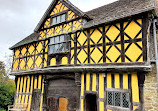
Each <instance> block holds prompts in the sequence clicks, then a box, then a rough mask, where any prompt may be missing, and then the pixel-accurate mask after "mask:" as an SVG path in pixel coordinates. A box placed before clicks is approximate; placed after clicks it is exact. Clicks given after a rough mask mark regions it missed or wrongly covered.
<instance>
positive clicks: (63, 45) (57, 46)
mask: <svg viewBox="0 0 158 111" xmlns="http://www.w3.org/2000/svg"><path fill="white" fill-rule="evenodd" d="M69 49H70V36H69V35H60V36H55V37H52V38H50V42H49V54H54V53H63V52H68V51H69Z"/></svg>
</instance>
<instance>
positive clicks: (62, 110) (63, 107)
mask: <svg viewBox="0 0 158 111" xmlns="http://www.w3.org/2000/svg"><path fill="white" fill-rule="evenodd" d="M59 111H67V99H66V98H59Z"/></svg>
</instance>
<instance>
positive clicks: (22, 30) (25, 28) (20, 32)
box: [0, 0, 117, 61]
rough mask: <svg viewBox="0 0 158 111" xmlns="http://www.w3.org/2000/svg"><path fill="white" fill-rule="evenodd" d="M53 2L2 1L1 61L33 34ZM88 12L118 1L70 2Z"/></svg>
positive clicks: (90, 0) (41, 0)
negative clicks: (11, 48) (16, 44)
mask: <svg viewBox="0 0 158 111" xmlns="http://www.w3.org/2000/svg"><path fill="white" fill-rule="evenodd" d="M51 1H52V0H0V24H1V25H0V60H2V61H4V60H5V55H10V54H12V51H10V50H9V47H11V46H12V45H14V44H15V43H17V42H19V41H20V40H22V39H24V38H25V37H27V36H28V35H29V34H31V33H32V32H33V30H34V28H35V27H36V25H37V23H38V22H39V20H40V19H41V17H42V15H43V14H44V12H45V11H46V9H47V8H48V6H49V4H50V3H51ZM69 1H71V2H72V3H73V4H74V5H75V6H77V7H78V8H80V9H81V10H82V11H84V12H85V11H88V10H91V9H94V8H97V7H99V6H102V5H105V4H108V3H111V2H114V1H117V0H69Z"/></svg>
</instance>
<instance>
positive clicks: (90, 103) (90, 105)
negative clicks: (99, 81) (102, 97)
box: [85, 94, 97, 111]
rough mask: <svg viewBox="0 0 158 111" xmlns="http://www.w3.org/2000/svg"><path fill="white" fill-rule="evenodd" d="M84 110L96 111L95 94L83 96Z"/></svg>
mask: <svg viewBox="0 0 158 111" xmlns="http://www.w3.org/2000/svg"><path fill="white" fill-rule="evenodd" d="M85 109H86V111H97V96H96V95H95V94H87V95H86V97H85Z"/></svg>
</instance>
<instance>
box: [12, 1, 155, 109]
mask: <svg viewBox="0 0 158 111" xmlns="http://www.w3.org/2000/svg"><path fill="white" fill-rule="evenodd" d="M79 2H81V1H79ZM87 5H88V4H87ZM156 26H157V1H156V0H118V1H116V2H113V3H111V4H108V5H105V6H102V7H99V8H96V9H93V10H91V11H88V12H83V11H81V10H80V9H79V8H77V7H76V6H74V5H73V4H72V3H71V2H70V1H68V0H53V1H52V3H51V4H50V6H49V7H48V9H47V10H46V12H45V14H44V15H43V17H42V19H41V20H40V22H39V23H38V24H37V26H36V27H35V30H34V31H33V33H32V34H31V35H29V36H28V37H26V38H25V39H23V40H22V41H20V42H18V43H17V44H15V45H14V46H12V47H11V48H10V49H11V50H13V52H14V56H13V65H12V72H11V75H15V77H16V79H15V81H16V95H15V101H14V104H15V105H16V104H17V103H20V104H26V105H27V111H30V110H31V111H144V110H147V111H150V110H152V111H153V110H154V111H156V110H158V100H157V99H156V98H158V93H157V85H156V84H157V82H158V81H157V76H156V74H158V73H157V72H158V70H157V68H158V67H157V66H158V56H157V36H156ZM148 95H150V96H148ZM156 108H157V109H156Z"/></svg>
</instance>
